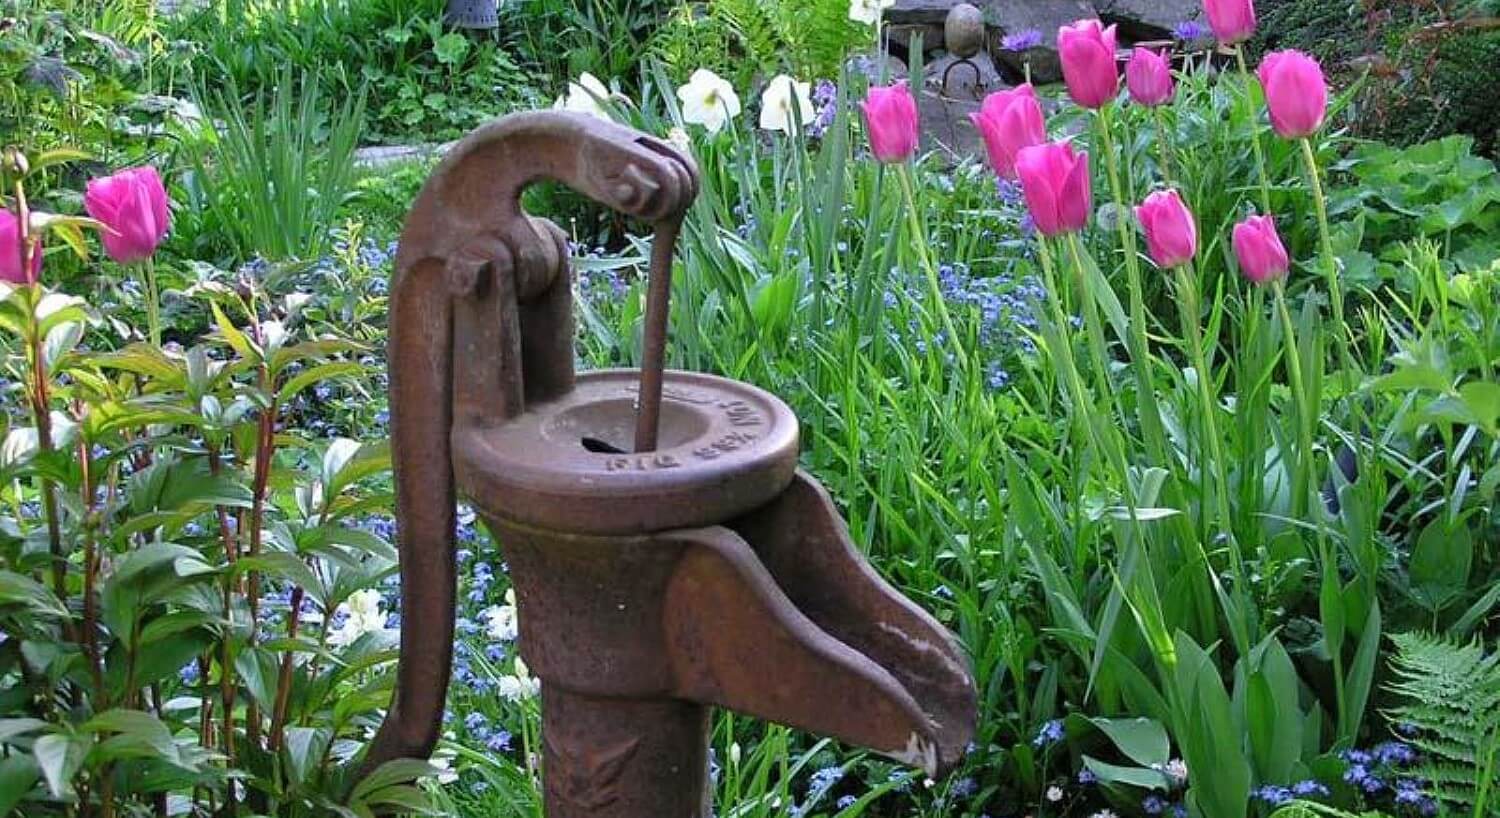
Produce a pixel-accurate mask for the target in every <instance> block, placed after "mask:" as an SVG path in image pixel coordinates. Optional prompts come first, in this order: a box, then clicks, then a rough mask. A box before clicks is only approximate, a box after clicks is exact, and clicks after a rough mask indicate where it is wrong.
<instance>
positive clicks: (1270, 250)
mask: <svg viewBox="0 0 1500 818" xmlns="http://www.w3.org/2000/svg"><path fill="white" fill-rule="evenodd" d="M1233 244H1234V257H1235V258H1237V259H1239V262H1240V272H1241V273H1244V275H1245V278H1248V279H1250V280H1251V281H1253V282H1255V283H1256V284H1265V283H1267V282H1269V281H1274V280H1275V279H1278V278H1281V277H1282V276H1285V275H1286V271H1287V269H1288V268H1289V267H1290V266H1291V262H1290V261H1289V260H1288V259H1287V255H1286V247H1285V246H1284V245H1282V243H1281V236H1279V235H1277V233H1276V219H1275V218H1273V217H1271V216H1251V217H1250V218H1248V219H1246V220H1244V221H1242V222H1240V223H1239V224H1237V225H1235V226H1234V238H1233Z"/></svg>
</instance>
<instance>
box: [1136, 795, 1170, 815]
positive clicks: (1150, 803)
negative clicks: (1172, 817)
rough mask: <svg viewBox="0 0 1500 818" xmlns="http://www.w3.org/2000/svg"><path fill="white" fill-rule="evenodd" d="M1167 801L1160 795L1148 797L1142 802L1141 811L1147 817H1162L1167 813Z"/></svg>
mask: <svg viewBox="0 0 1500 818" xmlns="http://www.w3.org/2000/svg"><path fill="white" fill-rule="evenodd" d="M1168 806H1169V805H1168V804H1167V800H1166V799H1165V798H1162V797H1161V796H1159V795H1148V796H1146V797H1145V798H1144V799H1142V800H1141V809H1142V810H1144V811H1145V813H1146V814H1147V815H1161V814H1162V813H1163V812H1166V811H1167V807H1168Z"/></svg>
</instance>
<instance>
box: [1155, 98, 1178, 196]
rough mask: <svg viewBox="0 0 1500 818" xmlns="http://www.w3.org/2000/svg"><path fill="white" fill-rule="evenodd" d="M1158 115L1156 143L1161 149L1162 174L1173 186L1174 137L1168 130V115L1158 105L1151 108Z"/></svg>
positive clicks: (1169, 185)
mask: <svg viewBox="0 0 1500 818" xmlns="http://www.w3.org/2000/svg"><path fill="white" fill-rule="evenodd" d="M1151 110H1152V112H1153V113H1154V114H1155V116H1156V144H1157V149H1158V150H1160V151H1161V176H1162V179H1164V180H1165V181H1166V183H1167V186H1168V187H1171V186H1172V184H1173V182H1172V139H1171V136H1170V134H1169V133H1168V132H1167V116H1166V114H1165V113H1164V112H1163V111H1162V106H1160V105H1158V106H1156V107H1155V108H1152V109H1151Z"/></svg>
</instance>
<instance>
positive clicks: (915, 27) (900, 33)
mask: <svg viewBox="0 0 1500 818" xmlns="http://www.w3.org/2000/svg"><path fill="white" fill-rule="evenodd" d="M918 36H920V37H921V38H922V53H924V54H931V53H932V52H934V51H939V50H941V49H942V48H943V27H942V26H940V25H935V24H929V23H899V24H895V25H889V26H886V28H885V40H886V42H887V43H888V44H890V45H891V46H893V47H895V48H899V49H901V50H902V51H905V52H907V54H908V57H909V56H910V52H911V43H912V40H913V39H915V38H917V37H918Z"/></svg>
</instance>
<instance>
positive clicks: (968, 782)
mask: <svg viewBox="0 0 1500 818" xmlns="http://www.w3.org/2000/svg"><path fill="white" fill-rule="evenodd" d="M948 791H949V793H950V794H951V795H952V796H953V798H955V799H959V798H969V797H971V796H972V795H974V793H976V792H979V782H978V781H975V780H974V779H972V778H960V779H958V780H957V781H955V782H953V786H951V787H949V789H948Z"/></svg>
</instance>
